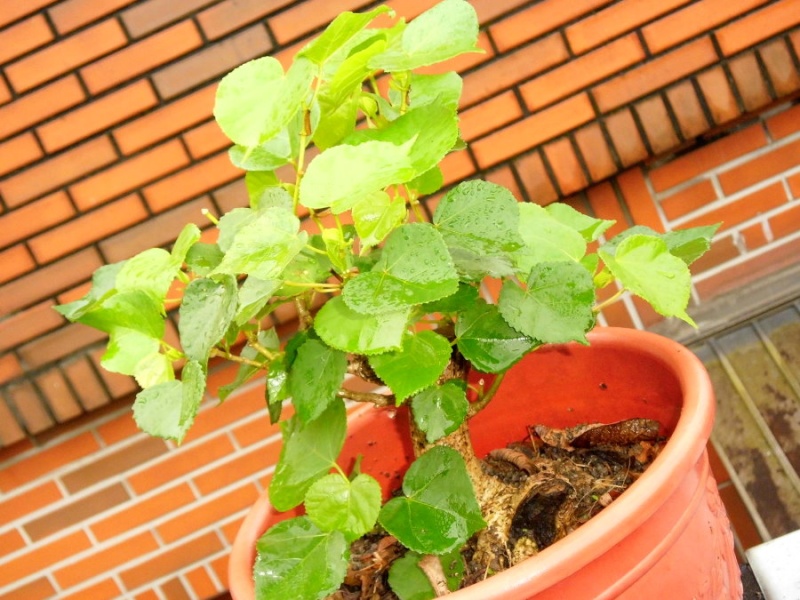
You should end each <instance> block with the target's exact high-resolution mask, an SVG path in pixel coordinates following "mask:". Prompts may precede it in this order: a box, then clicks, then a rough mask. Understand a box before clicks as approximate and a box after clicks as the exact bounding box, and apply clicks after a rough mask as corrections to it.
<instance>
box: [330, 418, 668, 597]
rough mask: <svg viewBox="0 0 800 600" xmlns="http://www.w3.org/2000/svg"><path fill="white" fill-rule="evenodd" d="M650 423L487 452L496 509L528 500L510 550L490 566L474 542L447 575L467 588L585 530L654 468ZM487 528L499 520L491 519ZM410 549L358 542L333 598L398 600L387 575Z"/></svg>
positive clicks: (545, 433)
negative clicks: (515, 499) (517, 497)
mask: <svg viewBox="0 0 800 600" xmlns="http://www.w3.org/2000/svg"><path fill="white" fill-rule="evenodd" d="M660 429H661V427H660V425H659V423H658V422H657V421H654V420H650V419H628V420H625V421H620V422H617V423H612V424H590V425H579V426H576V427H570V428H565V429H557V428H550V427H547V426H546V425H536V426H532V427H529V428H528V436H527V437H526V439H524V440H520V441H518V442H514V443H512V444H509V445H508V446H507V447H505V448H499V449H496V450H492V451H491V452H489V454H488V456H486V457H485V459H484V460H483V468H484V469H485V470H486V472H487V473H488V474H489V475H491V476H492V477H493V478H494V479H496V480H497V481H498V488H497V489H498V493H499V495H498V498H497V502H496V503H495V505H494V506H495V507H496V508H495V510H496V511H498V512H500V511H503V509H504V508H506V510H507V507H508V506H510V505H512V504H511V503H509V502H507V500H508V499H510V497H506V498H504V497H503V495H504V494H505V495H509V494H511V495H513V494H515V493H519V492H522V493H524V494H525V499H524V501H523V502H521V503H519V504H516V503H515V504H514V505H517V506H518V508H517V510H516V511H515V514H514V515H513V516H512V517H511V528H510V532H509V544H508V546H505V547H496V548H493V549H491V550H490V551H492V552H494V555H493V556H492V557H491V560H489V561H488V562H489V565H490V566H489V569H488V570H487V567H486V565H487V560H486V557H485V556H483V557H479V558H478V557H476V554H479V553H481V552H486V549H485V548H483V549H482V548H480V547H479V546H478V541H477V536H476V537H475V538H473V540H471V541H470V542H469V543H468V545H467V547H466V548H465V549H464V551H463V552H462V556H461V557H460V558H459V557H458V556H456V557H451V558H450V559H449V560H450V563H449V564H447V565H446V570H447V571H455V572H457V573H458V574H459V575H460V576H461V577H460V578H461V580H462V587H466V586H468V585H471V584H473V583H476V582H478V581H481V580H483V579H485V578H486V577H487V576H489V575H492V574H494V573H496V572H499V571H502V570H504V569H506V568H508V567H509V566H513V565H515V564H517V563H519V562H521V561H522V560H525V559H526V558H529V557H530V556H533V555H535V554H536V553H537V552H539V551H540V550H543V549H544V548H546V547H548V546H550V545H552V544H553V543H555V542H556V541H558V540H559V539H561V538H563V537H564V536H566V535H567V534H569V533H570V532H572V531H574V530H575V529H577V528H578V527H580V526H581V525H582V524H583V523H585V522H587V521H588V520H589V519H591V518H592V517H593V516H595V515H596V514H598V513H599V512H600V511H601V510H602V509H603V508H605V507H606V506H608V505H609V504H610V503H611V502H613V500H614V499H615V498H617V497H619V496H620V494H622V493H623V492H624V491H625V489H627V488H628V487H629V486H630V485H631V484H632V483H633V482H634V481H636V480H637V479H638V478H639V476H640V475H641V474H642V473H643V472H644V471H645V470H646V469H647V467H648V466H649V465H650V464H651V463H652V461H653V460H654V459H655V457H656V456H658V453H659V452H660V450H661V448H662V446H663V443H664V438H663V437H661V436H660V435H659V431H660ZM486 516H487V520H488V521H489V522H491V521H492V519H493V518H498V519H500V518H505V519H507V518H508V517H507V516H505V517H501V516H500V515H497V516H495V515H492V514H489V515H486ZM405 555H406V550H405V549H404V548H402V547H401V546H400V545H399V544H398V543H397V542H396V540H395V539H394V538H393V537H392V536H391V535H388V534H386V533H385V532H382V531H375V532H373V533H372V534H370V535H368V536H365V537H364V538H362V539H360V540H357V541H356V542H354V543H353V546H352V548H351V561H350V567H349V569H348V573H347V577H346V579H345V583H344V584H343V585H342V587H341V589H340V590H339V591H338V592H336V593H335V594H333V595H332V596H331V598H332V599H334V600H395V599H397V596H396V595H395V593H394V592H392V591H391V588H390V585H389V569H390V567H391V566H392V565H393V564H394V563H395V561H397V560H400V559H402V558H403V557H404V556H405ZM418 564H419V566H420V567H421V568H422V570H423V571H424V573H425V575H426V577H427V579H428V580H429V582H430V585H431V587H432V588H433V589H434V591H435V592H436V594H437V595H444V594H445V593H447V591H448V587H447V578H446V576H445V573H444V570H443V568H442V563H441V562H440V561H439V559H438V558H435V557H424V558H422V560H420V561H419V563H418Z"/></svg>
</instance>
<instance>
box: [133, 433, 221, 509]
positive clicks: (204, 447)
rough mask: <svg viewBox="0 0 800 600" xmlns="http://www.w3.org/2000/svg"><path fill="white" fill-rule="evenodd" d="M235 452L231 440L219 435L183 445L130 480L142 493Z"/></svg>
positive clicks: (135, 474)
mask: <svg viewBox="0 0 800 600" xmlns="http://www.w3.org/2000/svg"><path fill="white" fill-rule="evenodd" d="M233 452H234V447H233V445H232V444H231V442H230V440H228V438H227V437H225V436H224V435H218V436H216V437H214V438H211V439H209V440H205V441H203V442H202V443H199V444H196V445H194V446H192V447H186V446H183V447H181V448H180V449H179V450H174V451H172V452H170V453H169V454H168V455H167V457H166V458H165V459H164V460H159V461H158V462H155V463H153V464H151V465H148V466H147V467H146V468H144V469H143V470H140V471H138V472H136V473H134V474H132V475H130V476H128V482H129V483H130V486H131V488H132V489H133V490H134V491H135V492H136V493H137V494H140V495H141V494H144V493H146V492H149V491H151V490H154V489H155V488H157V487H160V486H162V485H164V484H165V483H167V482H169V481H173V480H175V479H176V478H178V477H181V476H183V475H186V474H187V473H190V472H191V471H192V470H193V469H196V468H197V465H199V464H205V463H209V462H212V461H214V460H216V459H218V458H222V457H223V456H227V455H229V454H232V453H233Z"/></svg>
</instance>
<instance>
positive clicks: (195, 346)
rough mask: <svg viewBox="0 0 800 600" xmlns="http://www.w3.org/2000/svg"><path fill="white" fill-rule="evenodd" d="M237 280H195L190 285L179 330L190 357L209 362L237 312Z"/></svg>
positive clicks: (182, 344)
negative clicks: (209, 356) (210, 354)
mask: <svg viewBox="0 0 800 600" xmlns="http://www.w3.org/2000/svg"><path fill="white" fill-rule="evenodd" d="M236 293H237V287H236V279H235V278H234V277H233V276H232V275H227V276H223V277H219V279H206V278H200V279H195V280H193V281H192V282H190V283H189V285H187V286H186V290H185V291H184V295H183V302H182V303H181V307H180V309H179V315H180V319H179V321H178V332H179V334H180V340H181V346H183V351H184V353H185V354H186V356H187V357H189V358H190V359H192V360H196V361H199V362H202V363H204V362H206V361H207V360H208V355H209V353H210V352H211V349H212V348H213V347H214V346H215V345H216V344H217V342H219V341H220V340H221V339H222V337H223V336H224V335H225V332H226V331H227V329H228V326H229V325H230V324H231V321H233V317H234V316H235V314H236Z"/></svg>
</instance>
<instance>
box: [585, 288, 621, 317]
mask: <svg viewBox="0 0 800 600" xmlns="http://www.w3.org/2000/svg"><path fill="white" fill-rule="evenodd" d="M624 293H625V289H624V288H623V289H621V290H617V292H616V293H615V294H614V295H613V296H611V297H610V298H607V299H606V300H603V301H602V302H601V303H600V304H598V305H597V306H594V307H593V308H592V312H595V313H599V312H600V311H601V310H603V309H604V308H606V307H608V306H611V305H612V304H614V302H616V301H617V300H619V299H620V298H621V297H622V294H624Z"/></svg>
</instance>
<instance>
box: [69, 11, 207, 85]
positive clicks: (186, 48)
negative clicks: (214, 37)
mask: <svg viewBox="0 0 800 600" xmlns="http://www.w3.org/2000/svg"><path fill="white" fill-rule="evenodd" d="M202 44H203V41H202V39H201V37H200V33H199V32H198V31H197V27H196V26H195V25H194V23H193V22H192V21H183V22H181V23H179V24H177V25H173V26H172V27H170V28H169V29H165V30H164V31H160V32H158V33H156V34H154V35H152V36H150V37H148V38H146V39H144V40H142V41H140V42H137V43H135V44H132V45H129V46H127V47H125V48H123V49H122V50H119V51H117V52H115V53H114V54H111V55H110V56H107V57H105V58H103V59H101V60H98V61H96V62H94V63H92V64H91V65H89V66H87V67H84V68H83V69H81V70H80V75H81V78H82V79H83V80H84V81H85V82H86V86H87V87H88V88H89V91H91V92H92V93H93V94H97V93H99V92H102V91H105V90H107V89H108V88H110V87H113V86H115V85H117V84H119V83H122V82H124V81H129V80H131V79H133V78H134V77H136V76H137V75H141V74H143V73H147V72H149V71H151V70H153V69H154V68H156V67H158V66H160V65H163V64H165V63H167V62H169V61H171V60H174V59H176V58H178V57H179V56H182V55H184V54H186V53H188V52H190V51H191V50H194V49H195V48H198V47H200V46H201V45H202Z"/></svg>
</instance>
